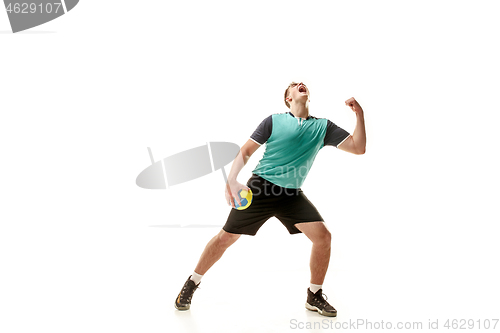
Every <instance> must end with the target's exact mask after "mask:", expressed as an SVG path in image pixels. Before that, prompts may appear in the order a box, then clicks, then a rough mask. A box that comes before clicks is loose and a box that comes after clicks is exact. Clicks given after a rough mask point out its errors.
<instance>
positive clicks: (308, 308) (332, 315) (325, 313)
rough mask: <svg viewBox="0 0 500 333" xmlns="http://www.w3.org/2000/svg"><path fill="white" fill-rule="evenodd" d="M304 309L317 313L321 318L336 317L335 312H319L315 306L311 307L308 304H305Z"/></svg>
mask: <svg viewBox="0 0 500 333" xmlns="http://www.w3.org/2000/svg"><path fill="white" fill-rule="evenodd" d="M306 309H307V310H310V311H316V312H318V313H319V314H320V315H322V316H327V317H337V312H325V311H323V310H321V309H320V308H318V307H316V306H312V305H311V304H309V303H306Z"/></svg>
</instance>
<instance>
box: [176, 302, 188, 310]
mask: <svg viewBox="0 0 500 333" xmlns="http://www.w3.org/2000/svg"><path fill="white" fill-rule="evenodd" d="M175 308H176V309H177V310H180V311H185V310H189V305H188V306H177V303H175Z"/></svg>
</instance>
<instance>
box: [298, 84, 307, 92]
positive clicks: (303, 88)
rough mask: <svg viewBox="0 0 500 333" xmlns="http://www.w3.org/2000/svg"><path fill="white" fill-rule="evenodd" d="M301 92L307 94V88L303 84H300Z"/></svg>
mask: <svg viewBox="0 0 500 333" xmlns="http://www.w3.org/2000/svg"><path fill="white" fill-rule="evenodd" d="M299 92H300V93H303V94H307V88H306V86H305V85H303V84H300V85H299Z"/></svg>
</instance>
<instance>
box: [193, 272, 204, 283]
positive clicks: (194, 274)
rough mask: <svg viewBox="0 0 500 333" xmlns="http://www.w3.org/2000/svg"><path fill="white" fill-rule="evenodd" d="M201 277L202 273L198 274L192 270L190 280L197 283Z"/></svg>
mask: <svg viewBox="0 0 500 333" xmlns="http://www.w3.org/2000/svg"><path fill="white" fill-rule="evenodd" d="M202 277H203V275H200V274H198V273H196V272H193V275H191V280H193V281H194V284H196V285H198V283H200V281H201V278H202Z"/></svg>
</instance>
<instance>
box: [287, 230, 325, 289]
mask: <svg viewBox="0 0 500 333" xmlns="http://www.w3.org/2000/svg"><path fill="white" fill-rule="evenodd" d="M295 227H296V228H297V229H299V230H300V231H302V233H303V234H304V235H306V236H307V238H309V239H310V240H311V242H312V250H311V261H310V263H309V266H310V268H311V283H313V284H319V285H322V284H323V282H324V281H325V276H326V271H327V270H328V264H329V263H330V252H331V239H332V235H331V234H330V231H328V228H327V227H326V225H325V223H324V222H322V221H320V222H307V223H297V224H296V225H295Z"/></svg>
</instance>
